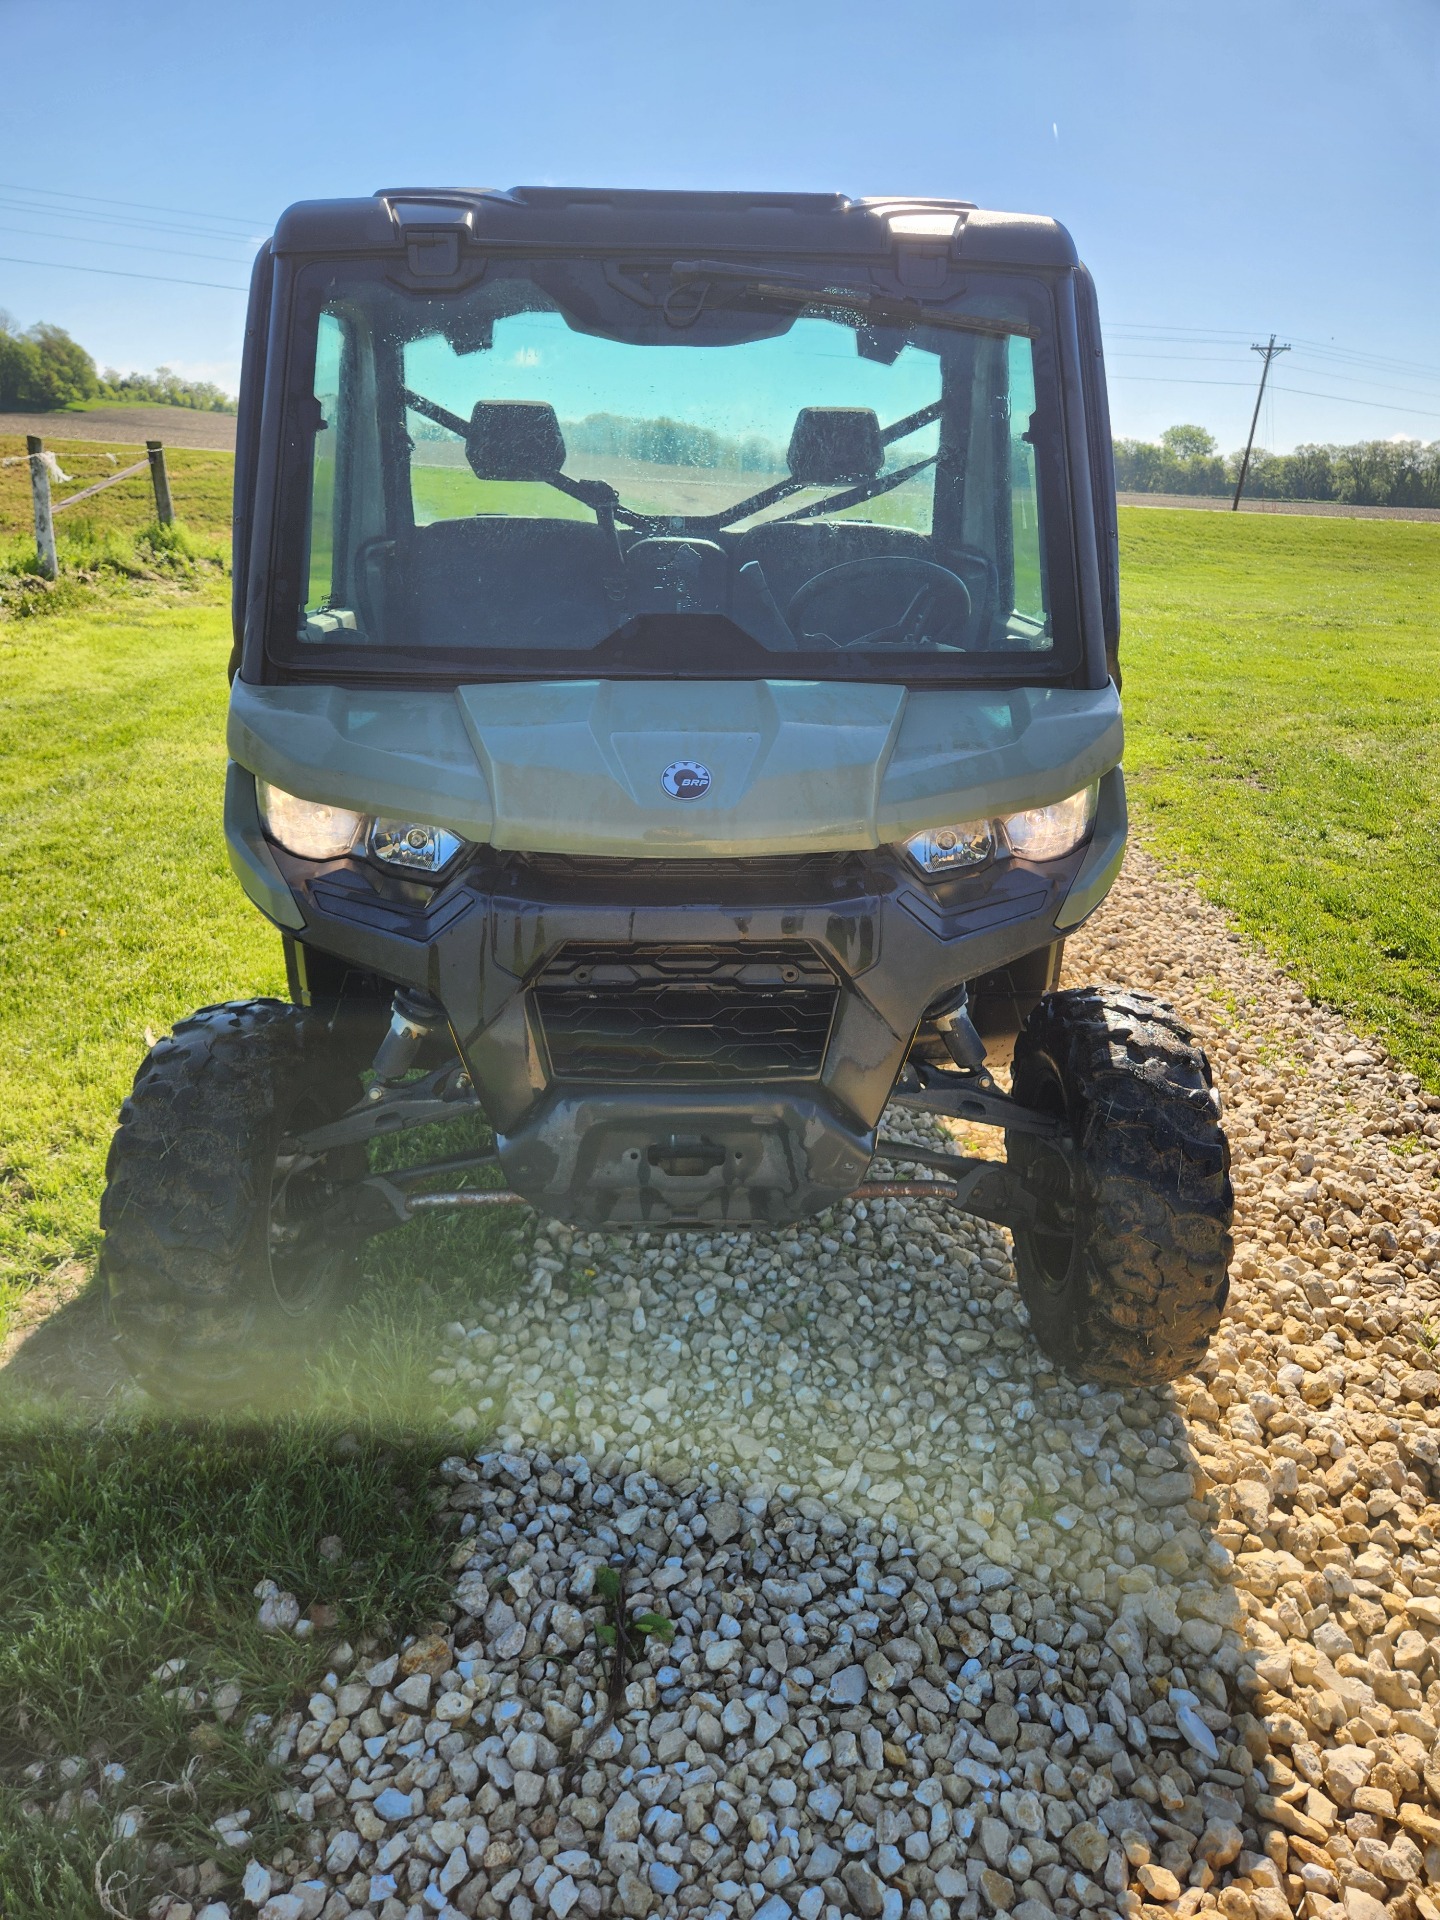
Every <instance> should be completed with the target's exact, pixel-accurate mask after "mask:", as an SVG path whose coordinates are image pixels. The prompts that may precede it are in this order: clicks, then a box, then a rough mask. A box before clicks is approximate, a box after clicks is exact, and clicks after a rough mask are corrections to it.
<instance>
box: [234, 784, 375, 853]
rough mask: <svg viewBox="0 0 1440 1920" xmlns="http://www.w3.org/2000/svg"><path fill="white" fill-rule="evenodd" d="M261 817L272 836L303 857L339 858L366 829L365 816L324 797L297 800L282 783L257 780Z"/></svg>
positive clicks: (290, 850) (291, 851)
mask: <svg viewBox="0 0 1440 1920" xmlns="http://www.w3.org/2000/svg"><path fill="white" fill-rule="evenodd" d="M255 791H256V794H257V795H258V797H259V801H260V818H261V819H262V820H263V821H264V823H265V831H266V833H268V834H269V836H270V838H271V839H272V840H278V841H279V843H280V845H281V846H282V847H284V848H285V849H286V850H287V851H288V852H290V853H297V854H299V856H300V858H301V859H302V860H338V859H339V858H340V856H341V855H342V854H345V853H349V852H350V850H351V848H352V847H353V846H354V845H355V843H356V841H357V840H359V838H360V837H361V835H362V834H363V832H364V831H365V816H364V814H361V813H351V811H350V809H349V808H348V807H331V806H327V805H326V804H325V802H324V801H322V800H298V799H297V798H296V797H295V795H294V794H293V793H286V792H285V790H284V788H283V787H272V786H271V784H270V782H269V781H268V780H257V781H256V782H255Z"/></svg>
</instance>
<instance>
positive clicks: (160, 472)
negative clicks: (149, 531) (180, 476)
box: [145, 440, 175, 527]
mask: <svg viewBox="0 0 1440 1920" xmlns="http://www.w3.org/2000/svg"><path fill="white" fill-rule="evenodd" d="M145 451H146V453H148V454H149V456H150V479H151V482H152V484H153V485H154V488H155V518H156V519H157V520H158V521H159V522H160V524H161V526H162V527H168V526H170V525H172V524H173V522H174V519H175V509H174V507H172V506H171V504H170V476H169V474H167V473H166V471H165V443H164V441H163V440H147V441H146V442H145Z"/></svg>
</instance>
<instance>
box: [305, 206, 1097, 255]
mask: <svg viewBox="0 0 1440 1920" xmlns="http://www.w3.org/2000/svg"><path fill="white" fill-rule="evenodd" d="M442 234H444V235H448V236H451V237H453V239H454V240H456V241H459V242H466V241H468V242H473V243H475V244H477V245H479V246H483V247H495V246H498V247H507V246H525V247H538V248H544V249H547V250H548V249H551V248H558V249H561V250H566V249H570V248H584V249H586V250H589V249H592V248H604V249H609V248H631V247H638V248H644V249H646V250H647V251H648V250H649V249H652V248H661V249H668V248H672V247H673V248H675V249H677V250H683V251H685V252H687V253H691V254H693V253H696V252H701V253H706V254H710V253H725V252H730V251H734V252H738V253H744V254H747V255H750V256H752V257H753V256H754V255H756V254H761V255H764V254H776V255H788V256H791V257H798V256H810V257H816V258H822V259H827V258H837V257H839V258H850V259H862V260H863V259H883V258H886V257H889V256H891V255H892V254H893V253H894V251H895V249H896V248H897V247H898V246H904V247H906V248H918V249H921V250H923V251H925V252H927V253H943V254H944V255H945V256H948V257H949V258H952V259H955V260H960V261H965V262H973V263H974V264H976V265H980V264H985V265H989V266H1011V267H1051V268H1066V267H1073V266H1075V265H1076V264H1077V255H1076V252H1075V246H1074V243H1073V241H1072V240H1071V238H1070V235H1069V234H1068V233H1067V232H1066V230H1065V228H1064V227H1062V226H1061V225H1060V223H1059V222H1058V221H1057V220H1049V219H1045V218H1043V217H1042V216H1039V215H1036V214H1025V213H996V212H987V211H986V210H984V209H983V208H980V207H977V206H975V205H974V204H973V203H972V202H970V201H968V200H917V199H905V198H896V197H891V198H874V199H864V200H852V199H850V198H848V197H847V196H846V195H845V194H841V193H683V192H669V191H657V190H652V189H648V188H641V189H636V188H619V189H609V188H603V187H510V188H506V189H503V190H502V189H500V188H494V187H476V188H453V187H444V188H436V187H405V188H387V189H385V190H383V191H381V192H379V193H375V194H372V195H371V196H370V198H369V199H363V200H362V199H356V200H302V201H300V202H298V203H297V204H296V205H295V206H292V207H290V208H288V209H287V211H286V212H285V213H283V214H282V215H281V216H280V219H279V222H278V223H277V225H276V229H275V237H274V239H273V241H272V242H271V245H272V248H273V250H274V251H275V252H276V253H279V254H304V255H314V254H336V253H341V254H344V253H367V254H373V253H388V252H399V251H402V250H403V249H405V248H406V247H407V246H408V245H410V244H412V243H413V242H415V241H416V240H422V239H425V240H433V239H436V238H438V237H439V236H440V235H442Z"/></svg>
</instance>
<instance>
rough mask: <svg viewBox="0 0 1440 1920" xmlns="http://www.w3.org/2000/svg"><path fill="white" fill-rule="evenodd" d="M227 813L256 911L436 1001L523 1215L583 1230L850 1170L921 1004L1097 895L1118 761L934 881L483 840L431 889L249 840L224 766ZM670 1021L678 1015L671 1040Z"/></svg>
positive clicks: (722, 1205)
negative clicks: (1045, 836)
mask: <svg viewBox="0 0 1440 1920" xmlns="http://www.w3.org/2000/svg"><path fill="white" fill-rule="evenodd" d="M226 825H227V832H228V834H229V837H230V842H231V854H232V861H233V863H234V865H235V869H236V872H237V874H238V876H239V878H240V880H241V883H242V885H243V886H244V887H245V889H246V891H247V893H249V894H250V897H251V898H252V899H253V900H254V901H255V902H256V904H257V905H258V906H260V908H261V909H262V911H264V912H265V913H267V914H268V915H269V917H270V918H271V919H273V920H275V921H276V922H277V923H278V924H280V925H282V926H284V927H286V928H287V930H292V931H294V932H295V933H296V934H297V936H298V937H299V938H301V939H303V940H304V941H305V942H306V943H307V945H310V946H313V947H316V948H319V949H321V950H323V951H325V952H326V953H329V954H331V955H334V956H335V957H336V958H338V959H340V960H342V961H344V962H347V963H348V964H349V965H351V966H353V967H355V968H357V969H362V970H365V971H367V972H373V973H375V974H378V975H380V976H381V977H382V978H383V979H387V980H391V981H394V982H397V983H402V984H406V985H410V986H415V987H421V988H424V989H425V990H426V991H428V992H430V993H432V994H434V995H435V996H436V998H438V999H439V1000H440V1002H441V1003H442V1005H443V1006H444V1007H445V1009H446V1012H447V1014H448V1015H449V1019H450V1023H451V1027H452V1030H453V1032H454V1035H455V1039H456V1042H457V1044H458V1046H459V1048H460V1052H461V1054H462V1056H463V1058H464V1060H465V1063H466V1066H467V1068H468V1070H469V1072H470V1074H471V1076H472V1078H473V1080H474V1083H475V1087H476V1090H477V1092H478V1094H479V1096H480V1099H481V1102H482V1104H483V1106H484V1108H485V1112H486V1115H487V1117H488V1118H489V1120H490V1122H491V1124H492V1126H493V1128H494V1130H495V1135H496V1142H497V1146H498V1150H499V1154H500V1160H501V1165H502V1168H503V1171H504V1173H505V1175H506V1178H507V1180H508V1182H509V1183H510V1185H512V1186H513V1187H514V1189H515V1190H516V1191H517V1192H519V1193H522V1194H524V1195H525V1197H526V1198H527V1199H529V1200H531V1201H532V1202H533V1203H534V1204H535V1205H536V1206H537V1207H538V1208H540V1209H542V1210H543V1211H545V1212H547V1213H550V1214H554V1215H556V1216H559V1217H561V1218H564V1219H569V1220H571V1221H574V1222H576V1223H584V1224H590V1225H604V1224H621V1223H647V1224H651V1225H656V1226H666V1225H670V1224H672V1223H679V1222H697V1221H698V1222H712V1223H716V1224H719V1223H721V1222H725V1223H731V1224H742V1223H744V1222H747V1221H764V1222H769V1223H772V1224H773V1223H779V1222H783V1221H787V1220H793V1219H799V1218H803V1217H805V1216H806V1215H809V1214H812V1213H814V1212H817V1211H819V1210H820V1209H822V1208H824V1207H825V1206H827V1205H830V1204H832V1203H833V1202H834V1201H836V1200H838V1199H840V1198H842V1197H843V1196H844V1195H845V1194H846V1193H848V1192H849V1191H850V1190H851V1189H852V1188H853V1187H854V1186H855V1185H856V1184H857V1183H858V1182H859V1181H860V1180H861V1179H862V1178H863V1176H864V1173H865V1169H866V1166H867V1165H868V1162H869V1159H870V1155H871V1153H872V1152H873V1149H874V1142H875V1131H876V1127H877V1125H878V1123H879V1120H880V1116H881V1113H882V1112H883V1110H884V1107H885V1104H886V1101H887V1100H888V1098H889V1096H890V1093H891V1089H892V1088H893V1086H894V1083H895V1079H896V1076H897V1075H898V1073H899V1071H900V1069H901V1067H902V1066H903V1064H904V1061H905V1057H906V1054H907V1052H908V1049H909V1046H910V1043H911V1041H912V1039H913V1038H914V1035H915V1031H916V1028H917V1026H918V1025H919V1023H920V1020H921V1018H922V1016H923V1015H924V1013H925V1011H926V1009H927V1008H928V1007H930V1006H931V1005H933V1004H934V1003H935V1002H936V1001H937V1000H938V999H939V998H940V997H941V996H943V995H944V994H946V993H948V992H950V991H951V990H953V989H954V988H955V987H957V986H958V985H959V984H960V983H961V982H963V981H966V980H972V979H974V978H976V977H977V976H978V975H981V974H984V973H988V972H991V971H992V970H994V969H996V968H999V967H1003V966H1008V965H1010V964H1012V963H1013V962H1015V961H1016V960H1018V959H1021V958H1023V957H1024V956H1025V955H1026V954H1029V953H1033V952H1034V951H1035V950H1036V949H1038V948H1041V947H1046V946H1049V945H1050V944H1051V943H1052V942H1054V941H1055V940H1057V939H1059V938H1061V937H1062V936H1063V935H1064V934H1065V933H1066V932H1068V931H1069V930H1070V929H1071V928H1072V927H1073V926H1075V925H1077V924H1078V923H1079V921H1080V920H1081V919H1083V918H1084V917H1085V916H1086V915H1087V914H1088V913H1089V912H1091V911H1093V909H1094V907H1095V906H1097V905H1098V904H1099V902H1100V900H1101V899H1103V897H1104V895H1105V892H1106V891H1107V890H1108V888H1109V886H1110V883H1111V881H1112V880H1113V878H1114V875H1115V873H1116V872H1117V871H1118V868H1119V864H1120V859H1121V856H1122V854H1123V851H1124V842H1125V805H1124V786H1123V781H1122V779H1121V775H1120V771H1119V769H1118V768H1116V769H1114V770H1113V771H1112V772H1111V773H1109V774H1107V775H1106V776H1105V779H1104V781H1103V782H1102V787H1101V804H1100V808H1099V812H1098V815H1097V819H1096V825H1095V830H1094V833H1093V835H1092V837H1091V839H1090V841H1089V842H1088V843H1087V844H1086V846H1084V847H1083V848H1081V849H1079V850H1077V851H1076V852H1075V853H1074V854H1072V855H1070V856H1068V857H1067V858H1065V859H1062V860H1055V861H1047V862H1045V863H1043V864H1039V863H1037V864H1027V863H1025V862H1023V861H1019V860H1015V859H1009V858H1007V859H1000V860H996V861H994V862H993V863H992V864H991V865H989V866H988V867H985V868H983V869H981V870H980V871H978V872H975V873H970V874H965V875H960V876H957V877H955V878H953V879H949V880H946V881H944V882H942V883H940V884H938V885H931V884H927V883H925V882H923V881H921V880H920V879H919V877H918V876H917V875H916V874H915V873H914V872H913V871H912V869H911V868H910V866H909V863H908V862H907V861H906V860H905V859H904V858H903V856H901V855H900V854H899V853H897V852H895V851H894V850H893V849H888V848H882V849H879V850H876V851H869V852H860V853H823V854H811V855H801V856H794V857H791V856H784V857H776V858H754V859H746V860H654V859H633V860H625V859H600V858H583V859H580V858H569V857H567V856H564V855H553V854H546V855H526V854H515V853H498V852H496V851H494V850H493V849H491V848H486V847H482V848H477V849H476V850H475V851H474V853H473V854H472V855H471V856H469V857H468V858H467V859H466V860H465V861H464V862H463V864H462V865H461V866H460V868H459V869H458V870H457V871H456V872H455V873H454V874H453V875H450V876H446V877H444V878H443V879H442V880H441V881H440V882H438V883H426V882H422V881H417V880H414V879H407V880H401V879H397V878H395V877H394V876H392V875H390V874H387V873H383V872H381V871H379V870H377V869H376V868H375V867H374V866H373V865H372V864H371V863H369V862H367V861H364V860H357V859H347V860H340V861H331V862H317V861H308V860H300V859H297V858H295V857H294V856H292V855H290V854H287V853H286V852H284V851H283V849H280V848H278V847H275V846H272V845H270V844H269V843H267V842H265V841H264V839H263V835H261V834H260V833H259V822H258V817H257V816H256V815H255V803H254V783H253V779H252V777H251V776H250V775H249V774H248V773H245V772H244V771H243V770H241V769H240V768H238V767H235V766H232V768H231V790H230V793H229V795H228V796H227V808H226ZM277 883H278V884H277ZM297 921H298V922H299V923H300V924H299V925H298V926H297V925H296V923H297ZM697 956H698V958H697ZM787 956H788V961H787ZM667 969H668V971H667ZM827 983H828V984H827ZM567 996H568V997H567ZM591 1003H593V1019H591V1025H590V1027H589V1028H588V1029H587V1027H586V1021H587V1018H590V1014H589V1013H587V1006H589V1005H591ZM667 1023H668V1024H669V1025H671V1026H673V1027H674V1028H676V1029H681V1028H683V1029H684V1037H683V1038H682V1040H681V1042H680V1043H679V1044H678V1045H676V1044H672V1039H671V1036H670V1035H669V1034H668V1033H667ZM627 1035H630V1036H633V1038H632V1039H629V1040H627ZM637 1063H638V1066H637Z"/></svg>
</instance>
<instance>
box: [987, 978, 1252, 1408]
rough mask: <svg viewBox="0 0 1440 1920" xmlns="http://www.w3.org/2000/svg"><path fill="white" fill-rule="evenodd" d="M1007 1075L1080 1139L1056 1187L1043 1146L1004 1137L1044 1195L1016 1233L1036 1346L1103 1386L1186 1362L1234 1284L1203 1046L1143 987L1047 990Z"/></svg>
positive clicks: (1028, 1100)
mask: <svg viewBox="0 0 1440 1920" xmlns="http://www.w3.org/2000/svg"><path fill="white" fill-rule="evenodd" d="M1013 1087H1014V1093H1015V1097H1016V1098H1017V1099H1018V1100H1021V1101H1022V1102H1023V1103H1024V1104H1025V1105H1026V1106H1033V1107H1039V1108H1042V1109H1043V1110H1045V1111H1048V1112H1051V1113H1054V1114H1056V1115H1063V1116H1064V1117H1065V1118H1066V1119H1067V1120H1068V1122H1069V1125H1070V1128H1071V1130H1072V1132H1073V1135H1074V1138H1075V1140H1076V1142H1077V1145H1078V1151H1077V1155H1076V1161H1075V1165H1074V1169H1073V1184H1072V1186H1071V1190H1070V1192H1069V1193H1068V1194H1057V1193H1056V1186H1057V1181H1056V1173H1057V1164H1056V1156H1055V1154H1054V1153H1053V1152H1052V1150H1051V1149H1050V1148H1048V1147H1047V1146H1045V1145H1044V1144H1043V1143H1042V1142H1040V1141H1037V1140H1036V1139H1035V1138H1034V1137H1033V1136H1028V1135H1022V1134H1011V1135H1009V1136H1008V1137H1007V1143H1006V1144H1007V1147H1008V1150H1009V1155H1010V1160H1011V1163H1012V1165H1014V1166H1015V1167H1016V1168H1017V1170H1019V1171H1020V1172H1021V1173H1022V1175H1024V1177H1025V1178H1026V1181H1027V1184H1028V1185H1030V1186H1031V1187H1032V1190H1038V1191H1040V1192H1042V1193H1047V1194H1051V1195H1054V1198H1053V1199H1051V1200H1047V1201H1045V1202H1042V1217H1041V1224H1040V1225H1039V1226H1038V1227H1037V1228H1035V1229H1027V1230H1024V1231H1017V1232H1016V1234H1015V1267H1016V1274H1017V1277H1018V1280H1019V1284H1020V1292H1021V1295H1022V1296H1023V1298H1024V1300H1025V1304H1026V1306H1027V1307H1028V1308H1029V1311H1030V1319H1031V1324H1032V1326H1033V1328H1034V1331H1035V1335H1036V1338H1037V1339H1038V1340H1039V1342H1040V1345H1041V1346H1042V1347H1043V1348H1044V1349H1045V1351H1046V1352H1047V1353H1048V1354H1049V1355H1050V1356H1051V1358H1052V1359H1053V1360H1055V1361H1056V1362H1057V1363H1058V1364H1059V1365H1060V1366H1061V1367H1063V1368H1064V1369H1065V1370H1066V1372H1068V1373H1070V1374H1072V1375H1074V1376H1075V1377H1076V1378H1078V1379H1081V1380H1091V1381H1099V1382H1102V1383H1103V1384H1105V1385H1107V1386H1116V1387H1126V1386H1157V1385H1160V1384H1163V1383H1164V1382H1165V1381H1168V1380H1173V1379H1175V1378H1176V1377H1177V1376H1178V1375H1180V1374H1182V1373H1185V1372H1187V1371H1189V1370H1190V1369H1191V1368H1192V1367H1194V1366H1195V1365H1196V1364H1197V1362H1198V1361H1199V1360H1200V1359H1201V1358H1202V1356H1203V1355H1204V1352H1205V1348H1206V1346H1207V1344H1208V1342H1209V1340H1210V1338H1211V1335H1212V1334H1213V1333H1214V1332H1215V1329H1216V1328H1217V1326H1218V1325H1219V1322H1220V1315H1221V1312H1222V1311H1223V1309H1224V1306H1225V1300H1226V1296H1227V1294H1228V1292H1229V1279H1228V1268H1229V1264H1230V1254H1231V1240H1230V1224H1231V1218H1232V1215H1233V1211H1234V1193H1233V1191H1232V1188H1231V1185H1230V1149H1229V1146H1228V1143H1227V1142H1226V1139H1225V1134H1224V1131H1223V1129H1222V1128H1221V1126H1220V1119H1219V1101H1218V1097H1217V1096H1216V1094H1215V1092H1214V1084H1213V1080H1212V1078H1211V1073H1210V1065H1209V1062H1208V1061H1207V1060H1206V1058H1205V1055H1204V1053H1203V1052H1202V1051H1201V1050H1200V1048H1199V1047H1198V1046H1196V1044H1195V1042H1194V1040H1193V1039H1192V1038H1191V1036H1190V1034H1189V1033H1188V1031H1187V1030H1186V1028H1185V1027H1184V1026H1183V1025H1182V1024H1181V1022H1180V1021H1179V1020H1177V1019H1176V1017H1175V1015H1174V1014H1173V1013H1172V1012H1171V1011H1170V1009H1169V1008H1168V1007H1167V1006H1166V1005H1165V1004H1164V1002H1163V1001H1161V1000H1158V999H1156V998H1155V997H1154V996H1153V995H1151V994H1148V993H1140V992H1109V993H1102V992H1099V991H1097V990H1095V989H1091V988H1081V989H1075V990H1070V991H1067V992H1063V993H1052V994H1047V995H1046V996H1045V998H1044V999H1042V1000H1041V1002H1040V1004H1039V1005H1038V1006H1037V1007H1036V1008H1035V1010H1034V1012H1033V1013H1032V1014H1031V1015H1030V1018H1029V1020H1028V1021H1027V1022H1026V1024H1025V1027H1024V1029H1023V1031H1022V1032H1021V1034H1020V1037H1019V1039H1018V1041H1017V1042H1016V1047H1015V1062H1014V1073H1013ZM1046 1162H1048V1163H1049V1165H1048V1166H1047V1165H1046V1164H1045V1163H1046ZM1059 1185H1060V1186H1061V1187H1062V1188H1063V1185H1064V1181H1063V1174H1062V1178H1061V1180H1060V1182H1059Z"/></svg>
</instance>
